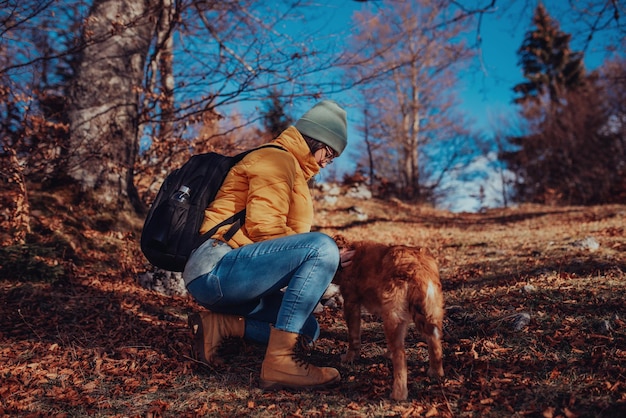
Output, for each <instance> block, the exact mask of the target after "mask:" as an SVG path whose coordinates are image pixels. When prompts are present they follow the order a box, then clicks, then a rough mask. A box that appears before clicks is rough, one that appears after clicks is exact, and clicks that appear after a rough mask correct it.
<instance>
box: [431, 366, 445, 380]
mask: <svg viewBox="0 0 626 418" xmlns="http://www.w3.org/2000/svg"><path fill="white" fill-rule="evenodd" d="M428 376H429V377H432V378H433V379H437V380H439V379H441V378H442V377H443V367H439V368H432V367H430V368H429V369H428Z"/></svg>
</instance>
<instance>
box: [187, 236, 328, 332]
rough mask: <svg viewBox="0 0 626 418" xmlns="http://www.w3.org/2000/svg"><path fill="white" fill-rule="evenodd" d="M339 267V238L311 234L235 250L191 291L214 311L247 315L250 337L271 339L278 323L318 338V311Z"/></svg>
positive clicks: (247, 330) (278, 325)
mask: <svg viewBox="0 0 626 418" xmlns="http://www.w3.org/2000/svg"><path fill="white" fill-rule="evenodd" d="M338 266H339V249H338V248H337V244H336V243H335V241H334V240H333V239H332V238H330V237H329V236H328V235H325V234H322V233H320V232H308V233H303V234H296V235H289V236H286V237H282V238H276V239H272V240H268V241H261V242H257V243H254V244H249V245H245V246H243V247H240V248H237V249H234V250H232V251H230V252H228V253H227V254H226V255H225V256H224V257H222V259H221V260H220V261H219V262H218V263H217V265H216V266H215V268H213V270H212V271H211V272H209V273H207V274H203V275H202V276H200V277H198V278H197V279H195V280H193V281H192V282H191V283H189V285H188V286H187V289H188V290H189V293H191V295H192V296H193V297H194V298H195V299H196V300H197V301H198V303H200V304H201V305H203V306H205V307H206V308H208V309H210V310H211V311H213V312H219V313H224V314H231V315H241V316H243V317H245V318H246V321H245V336H244V337H245V338H246V339H250V340H253V341H257V342H261V343H267V341H268V340H269V334H270V324H274V327H275V328H276V329H279V330H281V331H287V332H292V333H297V334H302V335H305V336H306V337H308V338H310V339H311V340H313V341H314V340H316V339H317V337H318V336H319V324H318V323H317V320H316V319H315V317H314V316H313V310H314V309H315V306H316V305H317V303H318V302H319V300H320V298H321V297H322V295H323V294H324V291H325V290H326V288H327V287H328V285H329V284H330V282H331V281H332V279H333V276H334V274H335V271H336V270H337V267H338ZM283 288H285V290H284V292H282V291H281V289H283Z"/></svg>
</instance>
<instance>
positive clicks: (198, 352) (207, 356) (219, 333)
mask: <svg viewBox="0 0 626 418" xmlns="http://www.w3.org/2000/svg"><path fill="white" fill-rule="evenodd" d="M187 322H188V324H189V328H191V334H192V335H193V344H192V352H193V356H194V358H195V359H196V360H198V361H201V362H203V363H206V364H220V363H223V360H222V359H221V358H219V357H218V356H217V355H216V352H217V349H218V348H219V345H220V344H221V343H222V340H223V339H224V338H226V337H239V338H243V335H244V332H245V321H244V318H243V317H241V316H235V315H224V314H219V313H215V312H210V311H202V312H200V313H193V314H191V315H189V316H188V317H187Z"/></svg>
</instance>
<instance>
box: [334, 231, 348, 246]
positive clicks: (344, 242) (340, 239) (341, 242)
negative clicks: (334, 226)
mask: <svg viewBox="0 0 626 418" xmlns="http://www.w3.org/2000/svg"><path fill="white" fill-rule="evenodd" d="M333 239H334V240H335V242H336V243H337V247H339V249H342V248H350V247H351V245H350V241H348V238H346V237H344V236H343V235H341V234H336V235H334V236H333Z"/></svg>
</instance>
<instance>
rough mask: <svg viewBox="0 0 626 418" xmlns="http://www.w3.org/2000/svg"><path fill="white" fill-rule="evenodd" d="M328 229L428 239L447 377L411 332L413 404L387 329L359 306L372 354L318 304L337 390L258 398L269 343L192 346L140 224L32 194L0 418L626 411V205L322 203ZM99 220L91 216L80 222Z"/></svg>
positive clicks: (6, 281) (15, 284)
mask: <svg viewBox="0 0 626 418" xmlns="http://www.w3.org/2000/svg"><path fill="white" fill-rule="evenodd" d="M316 205H317V206H318V208H317V215H316V219H315V224H316V229H317V230H321V231H323V232H326V233H328V234H331V235H332V234H334V233H335V232H338V231H340V232H341V233H342V234H344V235H346V236H348V237H350V238H358V239H363V238H366V239H373V240H376V241H380V242H385V243H390V244H391V243H405V244H411V245H419V246H427V247H429V248H430V249H431V250H432V251H433V253H434V254H435V255H436V257H437V260H438V262H439V264H440V269H441V275H442V282H443V286H444V291H445V297H446V305H447V318H446V320H445V336H444V339H445V343H444V368H445V371H446V378H445V379H444V380H443V381H441V382H436V381H431V380H430V379H429V378H427V377H426V372H425V366H426V348H425V344H424V343H423V342H422V340H421V339H420V337H419V335H416V333H415V332H413V330H412V329H411V330H410V332H409V335H408V338H407V354H408V359H409V400H408V401H406V402H397V403H396V402H391V401H390V400H389V399H388V397H389V393H390V383H391V374H390V373H391V370H390V367H391V364H390V361H389V360H387V359H386V358H384V357H383V355H382V354H383V352H384V349H385V343H384V335H383V333H382V328H381V326H380V323H379V322H378V321H377V320H376V319H375V318H372V317H371V316H369V315H365V316H364V321H365V322H364V324H363V342H364V344H363V357H362V358H361V359H360V360H358V361H356V362H355V363H354V364H353V365H342V364H341V363H340V359H339V357H340V354H341V353H342V352H343V351H344V350H345V348H346V346H347V340H346V329H345V323H344V322H343V318H342V313H341V311H340V310H339V309H338V308H332V307H326V308H325V309H324V310H323V312H321V313H320V314H319V320H320V322H321V323H322V325H323V331H322V336H321V338H320V340H319V341H318V344H317V347H316V349H315V350H314V351H313V352H312V353H311V354H310V356H311V359H310V360H311V361H312V362H314V363H315V362H317V363H320V364H325V365H332V366H334V367H337V368H339V369H340V371H341V373H342V376H343V381H342V384H341V387H340V390H333V391H327V392H322V393H321V394H320V393H290V392H278V393H263V392H262V391H260V390H259V389H258V375H259V370H260V365H261V360H262V357H263V353H264V349H263V347H259V346H256V345H253V344H245V343H242V342H241V341H229V342H227V343H226V344H224V347H223V348H222V351H224V353H225V355H226V356H227V357H229V362H228V363H227V364H226V365H224V366H221V367H219V368H209V367H206V366H204V365H201V364H198V363H196V362H194V361H193V360H192V359H191V357H190V338H191V337H190V334H189V331H188V329H187V327H186V314H187V313H188V312H190V311H192V310H197V309H198V306H197V305H196V304H195V303H194V302H193V301H192V300H191V299H190V298H189V297H187V296H172V297H170V296H165V295H162V294H159V293H156V292H154V291H149V290H146V289H144V288H142V287H141V286H139V285H138V284H137V277H138V276H139V275H140V274H141V273H142V272H144V271H145V270H146V269H147V268H149V266H148V265H147V264H146V263H145V260H144V259H143V257H142V255H141V253H140V252H139V250H138V244H137V243H138V229H137V225H135V227H130V226H129V228H131V229H132V230H130V229H129V230H128V231H126V232H119V231H110V223H108V222H107V221H106V218H102V217H99V218H97V219H95V218H96V217H95V214H94V213H84V212H81V211H79V210H78V209H76V208H74V209H72V210H67V207H68V204H67V202H64V201H63V198H62V197H59V196H50V195H42V196H39V197H38V198H37V199H33V206H34V208H33V209H34V210H33V212H34V213H35V218H36V219H34V220H33V224H34V227H33V233H34V235H33V237H32V238H31V241H32V242H30V243H29V244H28V245H27V246H22V247H4V248H3V249H2V252H3V254H2V258H3V261H2V268H1V269H0V376H1V380H2V384H1V385H0V416H2V415H7V416H55V415H58V416H103V417H104V416H124V417H127V416H133V417H134V416H137V417H139V416H150V417H156V416H176V417H179V416H189V417H192V416H223V417H231V416H253V417H255V416H256V417H261V416H289V417H302V416H306V417H320V416H341V417H343V416H355V417H356V416H359V417H360V416H450V417H451V416H454V417H460V416H493V417H500V416H527V415H529V416H546V417H551V416H554V417H556V416H567V417H575V416H581V417H583V416H584V417H587V416H598V417H600V416H601V417H617V416H623V415H624V414H625V413H626V384H625V383H624V381H625V377H624V376H626V306H625V304H624V294H626V277H625V272H626V257H625V254H626V237H625V231H624V229H625V228H626V206H625V205H612V206H601V207H565V208H551V207H542V206H523V207H521V208H516V209H502V210H492V211H489V212H486V213H481V214H453V213H449V212H443V211H437V210H433V209H430V208H426V207H415V206H411V205H407V204H404V203H401V202H381V201H378V200H375V199H370V200H358V199H348V198H346V199H341V200H340V203H338V204H336V205H331V204H327V203H323V202H321V201H318V202H317V203H316ZM85 219H89V221H85Z"/></svg>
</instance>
